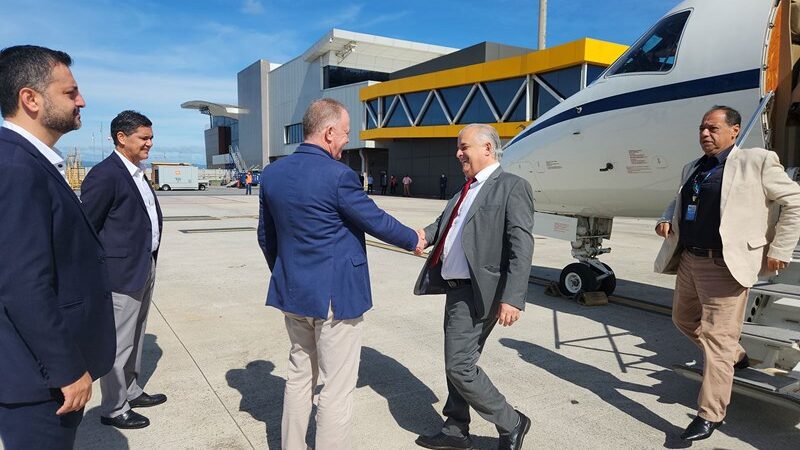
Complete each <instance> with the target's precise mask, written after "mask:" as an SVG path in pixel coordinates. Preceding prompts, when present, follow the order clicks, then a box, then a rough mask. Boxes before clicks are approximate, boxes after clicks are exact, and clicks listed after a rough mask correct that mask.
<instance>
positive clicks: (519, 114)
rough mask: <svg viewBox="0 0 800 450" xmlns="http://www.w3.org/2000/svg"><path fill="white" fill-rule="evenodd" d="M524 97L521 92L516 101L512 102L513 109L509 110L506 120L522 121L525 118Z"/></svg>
mask: <svg viewBox="0 0 800 450" xmlns="http://www.w3.org/2000/svg"><path fill="white" fill-rule="evenodd" d="M525 97H526V96H525V94H523V95H522V96H520V98H519V99H517V103H515V104H514V109H512V110H511V114H509V116H508V118H507V119H506V122H523V121H524V120H525Z"/></svg>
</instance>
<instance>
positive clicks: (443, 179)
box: [439, 174, 447, 200]
mask: <svg viewBox="0 0 800 450" xmlns="http://www.w3.org/2000/svg"><path fill="white" fill-rule="evenodd" d="M446 198H447V176H446V175H445V174H442V176H440V177H439V199H441V200H444V199H446Z"/></svg>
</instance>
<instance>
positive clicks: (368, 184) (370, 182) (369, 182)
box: [367, 175, 375, 194]
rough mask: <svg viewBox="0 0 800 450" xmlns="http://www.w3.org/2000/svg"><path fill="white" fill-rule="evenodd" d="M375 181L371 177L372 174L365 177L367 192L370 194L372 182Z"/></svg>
mask: <svg viewBox="0 0 800 450" xmlns="http://www.w3.org/2000/svg"><path fill="white" fill-rule="evenodd" d="M374 182H375V179H374V178H372V175H370V176H368V177H367V192H368V193H370V194H372V183H374Z"/></svg>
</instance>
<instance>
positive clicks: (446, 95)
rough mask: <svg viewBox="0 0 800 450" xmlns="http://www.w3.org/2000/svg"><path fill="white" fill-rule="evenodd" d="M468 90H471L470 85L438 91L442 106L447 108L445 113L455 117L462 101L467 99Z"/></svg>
mask: <svg viewBox="0 0 800 450" xmlns="http://www.w3.org/2000/svg"><path fill="white" fill-rule="evenodd" d="M470 89H472V85H467V86H455V87H450V88H445V89H439V94H441V95H442V100H444V104H445V106H446V107H447V111H448V112H449V113H450V117H454V116H455V115H456V113H457V112H458V110H459V108H461V105H462V104H463V103H464V99H465V98H467V94H469V90H470Z"/></svg>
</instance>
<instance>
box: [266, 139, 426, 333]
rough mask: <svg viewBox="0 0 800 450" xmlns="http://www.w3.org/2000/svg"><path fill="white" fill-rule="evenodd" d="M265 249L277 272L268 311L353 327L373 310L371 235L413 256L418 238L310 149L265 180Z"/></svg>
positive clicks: (277, 165) (350, 175) (351, 177)
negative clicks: (369, 262)
mask: <svg viewBox="0 0 800 450" xmlns="http://www.w3.org/2000/svg"><path fill="white" fill-rule="evenodd" d="M260 202H261V207H260V215H259V221H258V242H259V244H260V245H261V249H262V250H263V252H264V256H265V257H266V258H267V263H268V264H269V268H270V270H271V271H272V278H271V280H270V283H269V293H268V294H267V305H269V306H274V307H276V308H278V309H280V310H282V311H286V312H290V313H294V314H299V315H302V316H306V317H316V318H320V319H323V318H326V317H328V307H329V305H330V307H331V308H332V309H333V315H334V318H335V319H337V320H344V319H353V318H356V317H359V316H361V315H362V314H364V312H365V311H367V310H368V309H370V308H371V307H372V294H371V293H370V283H369V269H368V267H367V252H366V246H365V242H364V232H367V233H369V234H371V235H373V236H375V237H377V238H378V239H381V240H383V241H386V242H388V243H390V244H393V245H396V246H398V247H402V248H404V249H406V250H412V249H413V248H414V247H416V245H417V234H416V232H415V231H414V230H412V229H411V228H408V227H406V226H404V225H403V224H401V223H400V222H398V221H397V220H396V219H395V218H393V217H392V216H390V215H389V214H387V213H386V212H384V211H383V210H381V209H380V208H378V207H377V206H376V205H375V203H374V202H373V201H372V200H371V199H370V198H369V197H368V196H367V194H366V193H365V192H364V190H363V189H362V187H361V183H359V181H358V176H357V175H356V173H355V172H354V171H353V170H352V169H350V168H349V167H347V166H346V165H344V164H342V163H340V162H339V161H336V160H334V159H333V157H331V155H330V154H329V153H328V152H326V151H325V150H323V149H322V148H320V147H318V146H316V145H312V144H302V145H300V146H299V147H298V148H297V150H296V151H295V152H294V153H293V154H292V155H289V156H287V157H285V158H282V159H280V160H278V161H276V162H274V163H272V164H269V165H268V166H267V167H265V168H264V171H263V172H262V174H261V192H260Z"/></svg>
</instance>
